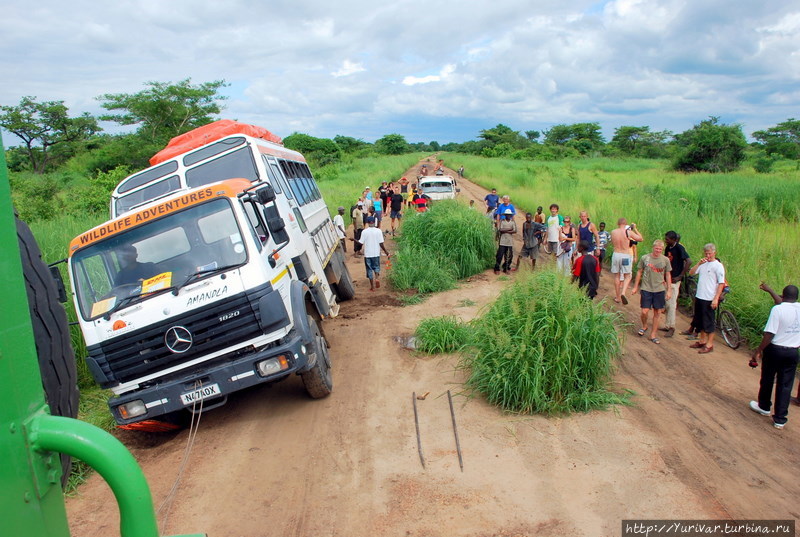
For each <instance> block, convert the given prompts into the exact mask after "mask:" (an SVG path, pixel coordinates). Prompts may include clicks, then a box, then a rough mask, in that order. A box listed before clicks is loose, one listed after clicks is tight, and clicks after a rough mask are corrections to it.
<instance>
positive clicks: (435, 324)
mask: <svg viewBox="0 0 800 537" xmlns="http://www.w3.org/2000/svg"><path fill="white" fill-rule="evenodd" d="M414 335H415V336H416V338H417V350H420V351H422V352H426V353H428V354H438V353H448V352H456V351H458V350H459V349H461V347H463V346H464V345H465V344H466V343H467V342H468V341H469V325H467V324H464V323H462V322H461V321H460V320H459V319H458V318H457V317H454V316H450V315H445V316H443V317H432V318H429V319H423V320H422V322H420V323H419V326H417V331H416V332H415V333H414Z"/></svg>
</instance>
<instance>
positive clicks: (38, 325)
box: [16, 219, 79, 486]
mask: <svg viewBox="0 0 800 537" xmlns="http://www.w3.org/2000/svg"><path fill="white" fill-rule="evenodd" d="M16 224H17V240H18V242H19V252H20V257H21V258H22V274H23V276H24V278H25V290H26V292H27V295H28V308H29V310H30V316H31V325H32V326H33V339H34V342H35V344H36V354H37V355H38V357H39V370H40V372H41V375H42V387H43V388H44V394H45V400H46V402H47V405H48V406H49V407H50V413H51V414H52V415H53V416H65V417H68V418H76V417H77V416H78V396H79V392H78V373H77V370H76V367H75V354H74V353H73V351H72V345H71V342H70V333H69V322H68V321H67V314H66V312H65V311H64V308H63V307H62V306H61V304H60V303H59V301H58V291H57V290H56V286H55V282H54V281H53V276H52V275H51V274H50V270H49V268H48V267H47V265H46V264H45V263H44V261H42V254H41V251H40V250H39V246H38V245H37V244H36V239H34V237H33V233H31V230H30V228H29V227H28V225H27V224H25V222H22V221H21V220H19V219H16ZM61 467H62V470H63V473H62V476H61V484H62V486H63V485H66V483H67V479H69V474H70V470H71V468H72V460H71V458H70V457H69V456H68V455H65V454H63V453H62V454H61Z"/></svg>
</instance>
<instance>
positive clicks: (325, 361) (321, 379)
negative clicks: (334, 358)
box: [300, 315, 333, 399]
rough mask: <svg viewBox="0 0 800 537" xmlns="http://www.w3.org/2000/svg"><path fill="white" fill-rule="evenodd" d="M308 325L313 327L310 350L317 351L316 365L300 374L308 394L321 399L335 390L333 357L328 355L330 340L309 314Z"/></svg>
mask: <svg viewBox="0 0 800 537" xmlns="http://www.w3.org/2000/svg"><path fill="white" fill-rule="evenodd" d="M308 326H309V327H310V329H311V334H312V339H313V342H312V343H311V349H310V351H311V352H312V353H316V359H317V360H316V363H315V364H314V367H312V368H311V369H309V370H308V371H306V372H305V373H301V374H300V378H302V379H303V385H304V386H305V387H306V391H307V392H308V395H310V396H311V397H312V398H313V399H321V398H323V397H326V396H328V395H330V393H331V392H332V391H333V375H332V374H331V359H330V356H329V355H328V342H327V341H325V337H324V336H323V335H322V332H320V330H319V325H318V324H317V320H316V319H314V318H313V317H312V316H311V315H309V316H308Z"/></svg>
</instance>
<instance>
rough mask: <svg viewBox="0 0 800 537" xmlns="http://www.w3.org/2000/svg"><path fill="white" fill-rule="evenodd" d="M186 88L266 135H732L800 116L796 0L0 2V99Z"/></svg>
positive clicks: (449, 138) (88, 102) (412, 138)
mask: <svg viewBox="0 0 800 537" xmlns="http://www.w3.org/2000/svg"><path fill="white" fill-rule="evenodd" d="M186 78H191V80H192V82H193V83H197V84H199V83H202V82H210V81H213V80H225V81H226V82H228V83H229V84H230V85H229V86H228V87H226V88H224V89H223V90H222V91H221V93H222V94H224V95H226V96H227V97H228V99H227V100H226V101H225V102H224V105H225V109H224V110H223V112H222V114H221V118H225V119H236V120H239V121H243V122H246V123H252V124H255V125H259V126H261V127H265V128H267V129H269V130H271V131H273V132H274V133H276V134H278V135H279V136H283V137H285V136H288V135H289V134H292V133H293V132H302V133H306V134H310V135H312V136H318V137H324V138H332V137H334V136H336V135H344V136H352V137H355V138H360V139H363V140H365V141H368V142H374V141H375V140H376V139H378V138H380V137H381V136H383V135H385V134H390V133H398V134H402V135H403V136H405V138H406V139H407V140H408V141H409V142H430V141H432V140H435V141H438V142H440V143H447V142H464V141H466V140H474V139H477V138H478V137H479V134H480V131H481V130H483V129H488V128H491V127H494V126H495V125H497V124H498V123H503V124H505V125H508V126H509V127H511V128H512V129H514V130H518V131H520V132H523V133H524V132H525V131H527V130H537V131H545V130H547V129H549V128H550V127H552V126H553V125H556V124H562V123H566V124H570V123H578V122H597V123H599V124H600V125H601V127H602V131H603V134H604V135H605V136H606V138H607V139H609V140H610V139H611V137H612V136H613V134H614V129H615V128H617V127H620V126H623V125H634V126H644V125H646V126H649V127H650V128H651V130H653V131H661V130H669V131H672V132H675V133H679V132H683V131H685V130H687V129H690V128H691V127H692V126H693V125H695V124H697V123H699V122H700V121H702V120H703V119H706V118H708V117H709V116H717V117H719V118H720V120H721V121H722V122H724V123H738V124H741V125H742V127H743V130H744V132H745V134H746V135H747V136H748V137H749V136H750V135H751V133H752V132H753V131H756V130H760V129H765V128H768V127H770V126H774V125H776V124H777V123H780V122H781V121H785V120H786V119H789V118H796V117H800V110H798V104H800V0H735V1H731V0H606V1H597V0H491V1H480V2H479V1H472V0H459V1H451V0H395V1H393V2H385V3H384V2H375V1H374V0H369V1H367V0H337V1H336V2H330V1H327V2H322V1H320V0H318V1H307V0H291V1H290V0H262V1H260V2H257V1H249V2H247V1H240V0H226V1H224V2H223V1H216V2H211V1H207V0H169V1H163V0H137V1H130V0H113V1H103V2H100V1H96V0H92V1H89V0H69V1H68V2H64V1H63V0H60V1H55V0H36V1H35V2H19V1H18V2H9V1H8V0H7V1H5V2H2V3H0V105H15V104H18V103H19V101H20V99H21V98H22V97H23V96H27V95H29V96H35V97H37V99H38V100H39V101H49V100H59V101H64V103H65V104H66V105H67V106H68V107H69V110H70V114H71V115H79V114H81V113H83V112H88V113H90V114H93V115H99V114H101V113H102V112H104V110H103V109H102V108H101V106H100V102H99V101H98V100H97V97H98V96H99V95H102V94H106V93H135V92H138V91H141V90H143V89H145V83H146V82H148V81H159V82H177V81H180V80H183V79H186ZM102 126H103V128H104V129H106V131H107V132H112V133H113V132H125V131H126V130H130V128H126V129H122V128H120V127H119V126H118V125H116V124H113V123H102ZM3 138H4V142H5V145H6V146H9V145H16V144H15V142H14V140H11V139H10V136H9V135H8V134H7V133H4V136H3ZM17 143H18V142H17Z"/></svg>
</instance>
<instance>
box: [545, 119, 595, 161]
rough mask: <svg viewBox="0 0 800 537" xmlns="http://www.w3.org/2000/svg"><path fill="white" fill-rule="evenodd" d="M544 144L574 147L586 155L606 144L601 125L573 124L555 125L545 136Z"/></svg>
mask: <svg viewBox="0 0 800 537" xmlns="http://www.w3.org/2000/svg"><path fill="white" fill-rule="evenodd" d="M544 143H545V144H550V145H566V146H568V147H573V148H575V149H577V150H578V151H580V153H581V154H583V155H585V154H587V153H589V152H591V151H595V150H597V149H600V148H601V147H602V146H603V145H604V144H605V139H604V138H603V134H602V133H601V132H600V124H599V123H573V124H572V125H563V124H561V125H554V126H553V127H552V128H551V129H550V130H548V131H546V132H545V134H544Z"/></svg>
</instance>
